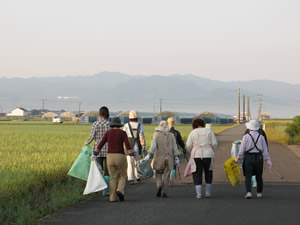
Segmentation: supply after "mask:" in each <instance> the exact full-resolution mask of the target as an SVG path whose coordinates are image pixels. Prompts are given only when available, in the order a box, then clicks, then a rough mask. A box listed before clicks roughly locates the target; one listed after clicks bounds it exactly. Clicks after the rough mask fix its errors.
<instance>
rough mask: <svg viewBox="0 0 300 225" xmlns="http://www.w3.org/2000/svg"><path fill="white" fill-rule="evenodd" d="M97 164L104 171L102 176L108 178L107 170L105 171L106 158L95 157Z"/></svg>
mask: <svg viewBox="0 0 300 225" xmlns="http://www.w3.org/2000/svg"><path fill="white" fill-rule="evenodd" d="M97 162H98V163H99V164H100V166H101V167H102V170H103V171H104V176H109V174H108V169H107V161H106V157H97Z"/></svg>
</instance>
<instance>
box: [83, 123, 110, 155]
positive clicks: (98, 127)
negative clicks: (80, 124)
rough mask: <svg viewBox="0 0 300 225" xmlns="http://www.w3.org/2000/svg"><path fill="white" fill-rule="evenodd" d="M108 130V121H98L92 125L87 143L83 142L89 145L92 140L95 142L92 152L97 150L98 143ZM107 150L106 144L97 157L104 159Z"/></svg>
mask: <svg viewBox="0 0 300 225" xmlns="http://www.w3.org/2000/svg"><path fill="white" fill-rule="evenodd" d="M108 130H110V126H109V121H108V120H104V119H100V120H99V121H96V122H94V123H93V126H92V131H91V135H90V137H89V139H88V140H87V142H85V144H86V145H89V144H90V143H91V142H92V141H93V140H95V143H94V148H93V150H96V149H97V146H98V144H99V143H100V141H101V139H102V137H103V136H104V134H105V133H106V131H108ZM107 150H108V145H107V143H106V144H105V145H104V146H103V148H102V150H101V152H100V154H99V155H98V156H97V157H106V154H107Z"/></svg>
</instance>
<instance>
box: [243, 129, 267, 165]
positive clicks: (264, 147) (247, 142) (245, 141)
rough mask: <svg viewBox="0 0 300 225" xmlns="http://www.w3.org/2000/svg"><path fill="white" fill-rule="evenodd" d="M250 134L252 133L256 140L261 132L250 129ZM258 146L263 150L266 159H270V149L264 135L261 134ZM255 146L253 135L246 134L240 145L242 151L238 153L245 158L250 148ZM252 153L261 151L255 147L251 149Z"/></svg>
mask: <svg viewBox="0 0 300 225" xmlns="http://www.w3.org/2000/svg"><path fill="white" fill-rule="evenodd" d="M250 134H251V135H252V137H253V139H254V141H256V140H257V137H258V135H259V133H258V132H257V131H250ZM256 146H257V147H258V148H259V149H260V150H261V151H262V152H261V153H262V156H263V159H264V160H269V159H270V155H269V151H268V146H267V143H266V140H265V138H264V136H262V135H260V137H259V139H258V141H257V143H256ZM253 147H254V143H253V140H252V138H251V136H250V135H249V134H245V135H244V137H243V140H242V143H241V146H240V151H239V153H238V156H239V157H240V158H241V159H243V158H244V157H245V153H246V151H248V150H249V149H251V148H253ZM249 152H250V153H259V152H260V151H259V150H258V149H257V148H255V147H254V148H253V149H252V150H251V151H249Z"/></svg>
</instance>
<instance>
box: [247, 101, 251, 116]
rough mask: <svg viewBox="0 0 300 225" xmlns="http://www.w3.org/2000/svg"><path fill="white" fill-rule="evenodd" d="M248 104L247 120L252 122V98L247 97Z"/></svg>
mask: <svg viewBox="0 0 300 225" xmlns="http://www.w3.org/2000/svg"><path fill="white" fill-rule="evenodd" d="M247 103H248V109H247V117H248V118H247V120H248V121H249V120H251V114H250V97H249V96H248V97H247Z"/></svg>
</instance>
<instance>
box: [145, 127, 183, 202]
mask: <svg viewBox="0 0 300 225" xmlns="http://www.w3.org/2000/svg"><path fill="white" fill-rule="evenodd" d="M152 154H154V157H153V160H154V162H153V170H155V179H156V187H157V193H156V196H157V197H161V196H162V197H163V198H167V197H168V195H167V191H168V187H169V182H170V173H171V170H172V169H173V168H174V158H175V163H176V164H177V165H179V158H178V155H179V151H178V148H177V144H176V141H175V138H174V135H173V134H172V133H171V132H169V126H168V122H167V121H161V122H160V123H159V126H158V127H156V128H155V132H154V135H153V139H152V142H151V146H150V149H149V151H148V155H147V156H146V157H145V158H144V159H145V160H149V159H150V157H151V155H152ZM162 193H163V194H162Z"/></svg>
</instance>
